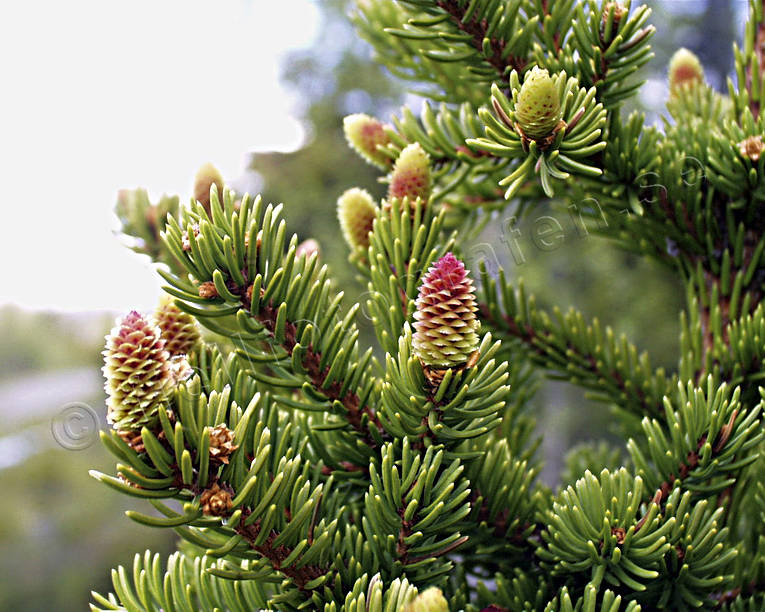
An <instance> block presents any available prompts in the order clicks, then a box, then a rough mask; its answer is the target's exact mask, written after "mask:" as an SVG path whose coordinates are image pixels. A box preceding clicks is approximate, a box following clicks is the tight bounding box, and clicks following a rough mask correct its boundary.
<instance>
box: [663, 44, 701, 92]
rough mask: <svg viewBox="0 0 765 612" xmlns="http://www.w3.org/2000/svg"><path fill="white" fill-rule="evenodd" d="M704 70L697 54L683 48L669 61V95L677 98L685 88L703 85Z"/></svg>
mask: <svg viewBox="0 0 765 612" xmlns="http://www.w3.org/2000/svg"><path fill="white" fill-rule="evenodd" d="M703 82H704V68H703V67H702V66H701V62H700V61H699V58H698V57H696V54H695V53H693V52H691V51H688V49H685V48H683V47H681V48H680V49H678V50H677V51H675V54H674V55H673V56H672V59H671V60H670V61H669V93H670V95H672V96H676V95H677V94H678V93H679V92H680V91H682V90H683V89H684V88H688V87H694V86H696V85H701V84H702V83H703Z"/></svg>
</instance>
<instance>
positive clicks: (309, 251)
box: [295, 238, 321, 257]
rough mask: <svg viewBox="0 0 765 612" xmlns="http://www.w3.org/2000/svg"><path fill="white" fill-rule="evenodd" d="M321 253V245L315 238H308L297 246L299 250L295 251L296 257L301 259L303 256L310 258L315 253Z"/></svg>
mask: <svg viewBox="0 0 765 612" xmlns="http://www.w3.org/2000/svg"><path fill="white" fill-rule="evenodd" d="M320 252H321V248H320V247H319V243H318V242H316V240H314V239H313V238H307V239H306V240H303V242H301V243H300V244H299V245H297V249H295V257H300V256H301V255H305V256H306V257H310V256H311V255H313V254H314V253H316V254H317V255H318V254H320Z"/></svg>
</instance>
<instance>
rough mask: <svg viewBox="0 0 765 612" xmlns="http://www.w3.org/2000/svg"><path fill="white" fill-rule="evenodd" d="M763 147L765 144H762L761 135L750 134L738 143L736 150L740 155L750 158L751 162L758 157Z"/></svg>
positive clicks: (764, 147)
mask: <svg viewBox="0 0 765 612" xmlns="http://www.w3.org/2000/svg"><path fill="white" fill-rule="evenodd" d="M763 149H765V145H763V144H762V136H750V137H749V138H747V139H746V140H742V141H741V142H739V143H738V152H739V153H741V156H742V157H746V158H748V159H751V160H752V161H753V162H756V161H758V160H759V159H760V155H761V154H762V151H763Z"/></svg>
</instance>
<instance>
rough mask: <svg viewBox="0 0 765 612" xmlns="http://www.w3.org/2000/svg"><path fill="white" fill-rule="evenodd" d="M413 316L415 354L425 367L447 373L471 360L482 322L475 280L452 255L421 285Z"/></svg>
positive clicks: (440, 262) (438, 262) (442, 259)
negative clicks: (474, 285) (448, 369)
mask: <svg viewBox="0 0 765 612" xmlns="http://www.w3.org/2000/svg"><path fill="white" fill-rule="evenodd" d="M416 304H417V310H416V311H415V313H414V318H415V319H416V321H415V323H414V329H415V332H414V337H413V339H412V344H413V348H414V353H415V354H416V355H417V357H419V359H420V361H422V363H423V364H424V365H425V366H430V367H432V368H437V369H447V368H453V367H455V366H459V365H461V364H463V363H465V362H467V361H468V360H469V359H470V356H471V355H472V354H473V353H474V352H475V350H476V349H477V348H478V333H477V330H478V328H479V326H480V322H479V321H478V318H477V317H476V315H475V313H476V310H478V307H477V306H476V303H475V293H474V289H473V280H472V279H471V278H470V277H469V276H468V272H467V270H465V265H464V264H463V263H462V262H461V261H460V260H458V259H457V258H456V257H455V256H454V255H452V254H451V253H447V254H446V255H444V256H443V257H442V258H441V259H439V260H438V261H437V262H436V263H435V264H433V265H432V266H431V267H430V269H429V270H428V273H427V274H426V275H425V277H424V278H423V281H422V285H420V292H419V295H418V296H417V302H416Z"/></svg>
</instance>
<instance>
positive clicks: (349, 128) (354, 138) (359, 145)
mask: <svg viewBox="0 0 765 612" xmlns="http://www.w3.org/2000/svg"><path fill="white" fill-rule="evenodd" d="M343 130H344V131H345V138H346V140H347V141H348V144H349V145H351V147H353V149H354V150H355V151H356V152H357V153H358V154H359V155H361V157H363V158H364V159H365V160H366V161H368V162H369V163H370V164H372V165H374V166H377V167H378V168H380V169H382V170H387V169H388V168H390V166H391V164H392V163H393V160H391V159H390V157H388V156H387V155H384V154H382V153H380V151H378V150H377V146H378V145H381V146H385V145H387V144H388V143H389V142H390V138H388V134H386V133H385V126H384V125H383V124H382V123H380V122H379V121H378V120H377V119H375V118H374V117H370V116H369V115H363V114H361V113H357V114H355V115H348V116H347V117H346V118H345V119H343Z"/></svg>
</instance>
